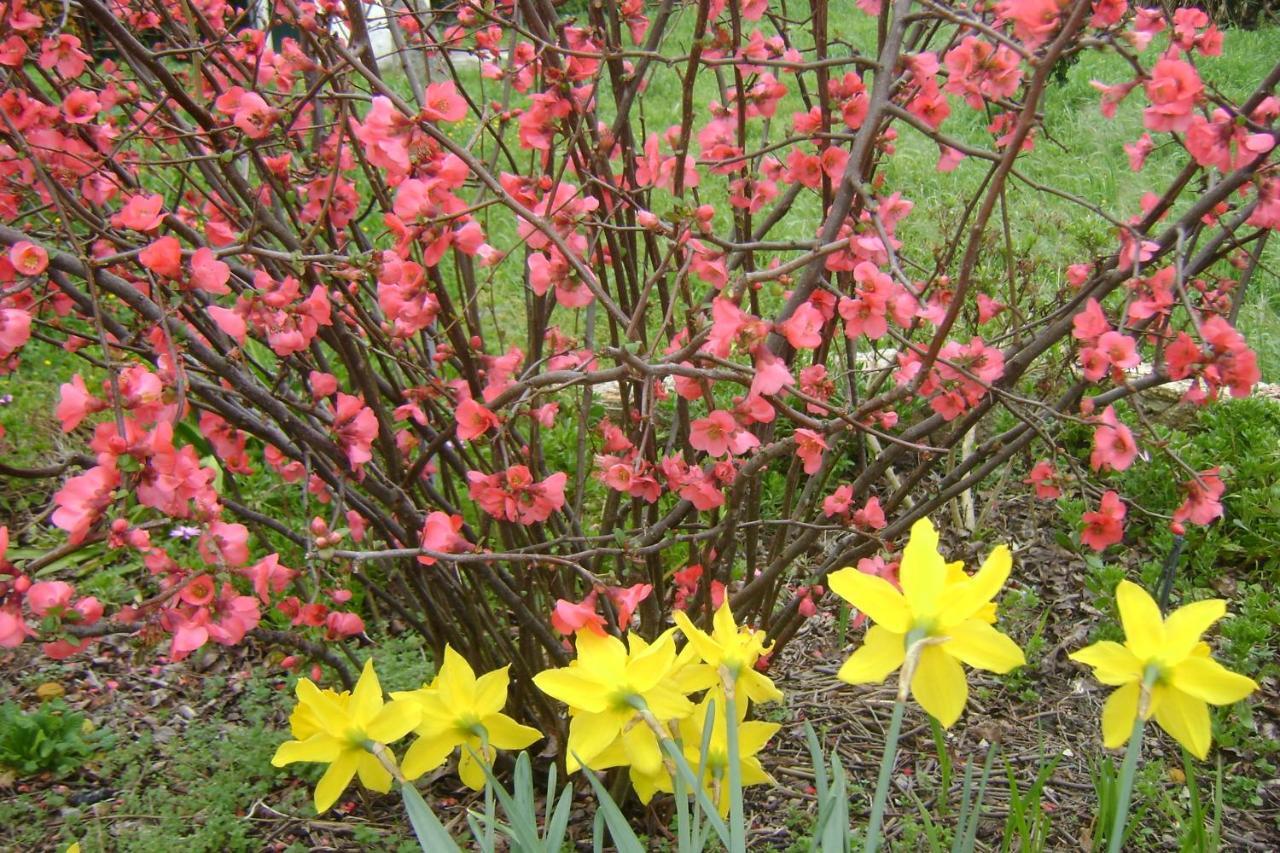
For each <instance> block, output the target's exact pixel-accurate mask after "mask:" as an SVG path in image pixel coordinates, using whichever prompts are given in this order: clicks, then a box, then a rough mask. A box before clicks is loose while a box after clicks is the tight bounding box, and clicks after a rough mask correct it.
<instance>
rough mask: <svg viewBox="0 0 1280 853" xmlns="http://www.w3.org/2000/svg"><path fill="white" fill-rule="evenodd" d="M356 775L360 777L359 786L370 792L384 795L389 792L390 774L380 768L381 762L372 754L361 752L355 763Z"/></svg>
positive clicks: (385, 769) (383, 768)
mask: <svg viewBox="0 0 1280 853" xmlns="http://www.w3.org/2000/svg"><path fill="white" fill-rule="evenodd" d="M356 773H358V774H359V776H360V784H361V785H364V786H365V787H366V788H368V789H369V790H370V791H377V792H378V793H379V794H385V793H387V792H388V791H390V790H391V773H390V771H388V770H387V768H385V767H383V766H382V762H381V761H379V760H378V758H377V756H375V755H373V754H372V753H368V752H362V753H360V758H359V760H358V761H357V763H356Z"/></svg>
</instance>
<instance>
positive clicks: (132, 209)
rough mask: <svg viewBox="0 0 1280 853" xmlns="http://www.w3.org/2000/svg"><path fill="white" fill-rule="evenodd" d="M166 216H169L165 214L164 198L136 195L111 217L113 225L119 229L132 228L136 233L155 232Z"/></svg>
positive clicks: (160, 196)
mask: <svg viewBox="0 0 1280 853" xmlns="http://www.w3.org/2000/svg"><path fill="white" fill-rule="evenodd" d="M166 216H168V214H167V213H165V212H164V196H162V195H158V194H157V195H135V196H131V197H130V198H129V200H128V202H126V203H125V206H124V207H123V208H121V210H120V211H119V212H118V213H116V214H114V215H113V216H112V217H111V224H112V225H114V226H115V227H117V228H132V229H133V230H134V231H142V232H147V231H154V230H156V229H157V228H159V227H160V223H161V222H163V221H164V218H165V217H166Z"/></svg>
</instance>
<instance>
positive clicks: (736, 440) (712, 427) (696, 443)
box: [689, 409, 760, 456]
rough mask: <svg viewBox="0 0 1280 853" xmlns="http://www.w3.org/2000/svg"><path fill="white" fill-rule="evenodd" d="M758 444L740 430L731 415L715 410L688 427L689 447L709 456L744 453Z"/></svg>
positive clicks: (747, 433)
mask: <svg viewBox="0 0 1280 853" xmlns="http://www.w3.org/2000/svg"><path fill="white" fill-rule="evenodd" d="M759 444H760V439H758V438H756V436H755V435H754V434H752V433H750V432H747V431H746V430H744V429H741V428H740V427H739V426H738V422H737V421H736V420H734V418H733V414H732V413H730V412H727V411H725V410H724V409H716V410H715V411H713V412H712V413H711V414H709V415H708V416H707V417H705V418H698V419H696V420H694V421H693V423H692V424H690V426H689V445H690V446H691V447H693V449H694V450H702V451H705V452H706V453H707V454H709V455H711V456H724V455H725V454H729V453H732V454H734V455H738V454H742V453H746V452H747V451H748V450H750V449H751V448H753V447H756V446H758V445H759Z"/></svg>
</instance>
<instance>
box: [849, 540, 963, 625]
mask: <svg viewBox="0 0 1280 853" xmlns="http://www.w3.org/2000/svg"><path fill="white" fill-rule="evenodd" d="M898 579H899V580H900V581H901V582H902V595H903V597H904V598H906V600H907V604H908V606H909V607H910V608H911V612H912V614H913V615H914V616H915V617H916V618H917V619H919V618H926V619H928V618H932V617H934V616H936V615H937V614H938V608H939V606H940V603H941V596H942V590H943V589H945V588H946V586H947V562H946V560H944V559H943V558H942V554H941V553H939V552H938V531H937V530H935V529H934V527H933V522H932V521H930V520H929V519H928V518H922V519H920V520H919V521H917V522H916V523H915V524H913V525H911V536H910V537H909V538H908V539H907V545H906V547H905V548H903V549H902V563H901V565H900V566H899V567H898ZM859 609H862V608H859ZM867 615H868V616H871V618H872V619H875V616H872V615H871V613H870V612H869V611H868V612H867ZM876 621H879V620H876ZM889 627H893V626H889Z"/></svg>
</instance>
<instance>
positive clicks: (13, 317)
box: [0, 308, 31, 361]
mask: <svg viewBox="0 0 1280 853" xmlns="http://www.w3.org/2000/svg"><path fill="white" fill-rule="evenodd" d="M30 339H31V314H29V313H28V312H27V311H24V310H23V309H21V308H0V361H3V360H4V359H6V358H8V357H9V356H11V355H13V354H14V353H15V352H17V351H18V350H20V349H22V348H23V347H24V346H25V345H26V343H27V341H29V340H30Z"/></svg>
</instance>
